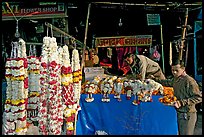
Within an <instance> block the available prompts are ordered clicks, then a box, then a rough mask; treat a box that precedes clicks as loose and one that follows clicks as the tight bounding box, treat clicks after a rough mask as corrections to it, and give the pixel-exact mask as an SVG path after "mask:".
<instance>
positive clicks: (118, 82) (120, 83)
mask: <svg viewBox="0 0 204 137" xmlns="http://www.w3.org/2000/svg"><path fill="white" fill-rule="evenodd" d="M113 85H114V91H115V95H114V98H117V99H118V101H121V97H120V94H121V92H122V90H123V81H122V79H121V78H117V79H116V80H115V82H114V84H113Z"/></svg>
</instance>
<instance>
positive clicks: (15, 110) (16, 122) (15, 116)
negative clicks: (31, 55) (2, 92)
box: [3, 38, 28, 135]
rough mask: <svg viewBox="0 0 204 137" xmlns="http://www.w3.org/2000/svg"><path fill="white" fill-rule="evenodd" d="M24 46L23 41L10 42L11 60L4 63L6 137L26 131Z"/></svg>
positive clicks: (26, 100) (25, 60) (26, 80)
mask: <svg viewBox="0 0 204 137" xmlns="http://www.w3.org/2000/svg"><path fill="white" fill-rule="evenodd" d="M27 63H28V62H27V58H26V46H25V41H24V40H23V39H21V38H20V39H19V41H18V42H12V51H11V58H8V59H7V61H6V74H5V77H6V81H7V90H6V102H5V112H4V113H5V118H6V119H5V120H4V123H3V124H4V127H7V128H6V129H5V134H6V135H25V133H26V131H27V126H26V123H27V122H26V118H27V110H26V108H27V102H28V75H27V65H28V64H27Z"/></svg>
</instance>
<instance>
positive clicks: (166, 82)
mask: <svg viewBox="0 0 204 137" xmlns="http://www.w3.org/2000/svg"><path fill="white" fill-rule="evenodd" d="M152 79H153V80H154V81H156V82H158V83H160V84H162V86H166V87H173V83H174V79H173V78H172V79H165V80H161V79H158V78H154V76H152Z"/></svg>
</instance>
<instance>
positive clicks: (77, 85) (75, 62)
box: [72, 49, 82, 108]
mask: <svg viewBox="0 0 204 137" xmlns="http://www.w3.org/2000/svg"><path fill="white" fill-rule="evenodd" d="M72 71H73V73H72V75H73V82H74V89H73V90H74V101H75V108H77V107H78V106H77V107H76V105H77V102H78V101H79V99H80V93H81V81H82V71H81V68H80V61H79V52H78V50H77V49H74V50H73V51H72Z"/></svg>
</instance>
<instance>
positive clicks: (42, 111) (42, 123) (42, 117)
mask: <svg viewBox="0 0 204 137" xmlns="http://www.w3.org/2000/svg"><path fill="white" fill-rule="evenodd" d="M49 45H50V38H49V37H44V38H43V45H42V54H41V58H40V74H41V75H40V98H39V104H38V117H39V120H38V127H39V130H40V131H39V132H40V134H42V135H48V129H47V125H48V116H47V113H48V112H47V111H48V110H47V96H48V78H49V70H48V57H49V56H50V53H49V51H50V49H49Z"/></svg>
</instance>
